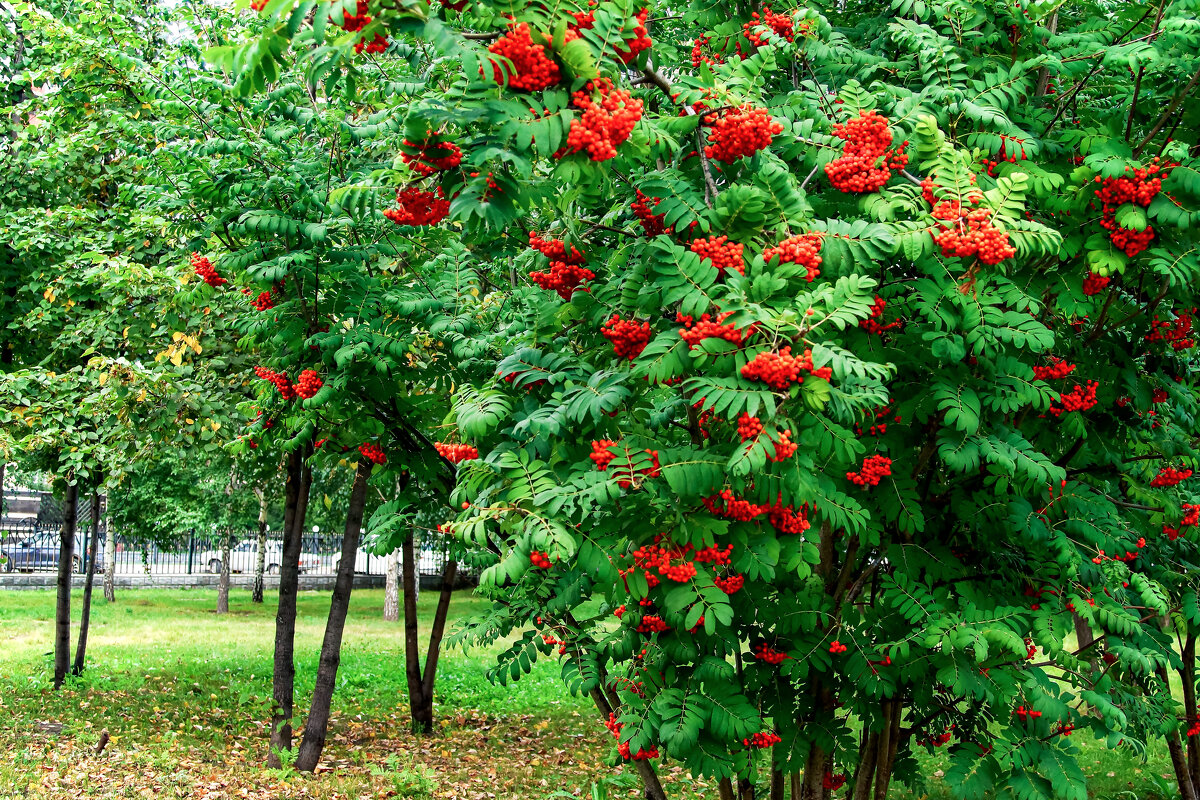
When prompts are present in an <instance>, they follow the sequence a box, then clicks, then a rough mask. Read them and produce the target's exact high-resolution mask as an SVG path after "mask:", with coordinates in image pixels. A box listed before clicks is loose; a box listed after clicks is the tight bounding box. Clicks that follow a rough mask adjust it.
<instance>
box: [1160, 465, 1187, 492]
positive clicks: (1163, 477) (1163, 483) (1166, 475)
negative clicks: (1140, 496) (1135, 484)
mask: <svg viewBox="0 0 1200 800" xmlns="http://www.w3.org/2000/svg"><path fill="white" fill-rule="evenodd" d="M1190 477H1192V471H1191V470H1190V469H1175V468H1174V467H1163V468H1162V469H1160V470H1159V471H1158V474H1157V475H1155V476H1154V479H1153V480H1152V481H1150V485H1151V486H1154V487H1156V488H1165V487H1169V486H1178V485H1179V484H1181V483H1183V482H1184V481H1186V480H1187V479H1188V478H1190Z"/></svg>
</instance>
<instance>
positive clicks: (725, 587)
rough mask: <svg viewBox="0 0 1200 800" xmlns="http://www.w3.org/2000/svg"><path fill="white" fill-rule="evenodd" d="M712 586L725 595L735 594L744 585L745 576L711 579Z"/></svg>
mask: <svg viewBox="0 0 1200 800" xmlns="http://www.w3.org/2000/svg"><path fill="white" fill-rule="evenodd" d="M713 584H714V585H715V586H716V587H717V588H718V589H720V590H721V591H722V592H724V593H725V594H737V593H738V592H739V591H741V589H742V587H743V586H745V585H746V576H745V575H730V576H728V577H724V578H723V577H716V578H713Z"/></svg>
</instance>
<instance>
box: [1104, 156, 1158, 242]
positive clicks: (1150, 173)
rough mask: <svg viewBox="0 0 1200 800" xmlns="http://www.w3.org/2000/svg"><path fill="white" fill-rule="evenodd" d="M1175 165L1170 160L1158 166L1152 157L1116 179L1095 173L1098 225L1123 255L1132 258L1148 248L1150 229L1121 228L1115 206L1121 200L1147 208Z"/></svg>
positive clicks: (1156, 159) (1120, 202)
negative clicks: (1140, 166)
mask: <svg viewBox="0 0 1200 800" xmlns="http://www.w3.org/2000/svg"><path fill="white" fill-rule="evenodd" d="M1175 166H1177V165H1176V164H1174V163H1171V162H1168V163H1166V164H1163V165H1162V166H1159V163H1158V158H1157V157H1156V158H1154V159H1153V160H1152V161H1151V162H1150V165H1149V166H1147V167H1142V168H1138V169H1134V168H1132V167H1126V168H1125V174H1124V175H1122V176H1121V177H1119V178H1102V177H1101V176H1099V175H1097V176H1096V183H1099V184H1100V188H1099V189H1097V190H1096V197H1097V199H1099V200H1100V203H1101V206H1102V216H1101V219H1100V225H1101V227H1103V228H1104V229H1106V230H1107V231H1109V239H1111V240H1112V243H1113V244H1114V245H1116V247H1117V249H1119V250H1122V251H1123V252H1124V253H1125V255H1127V256H1130V257H1133V256H1136V255H1137V254H1138V253H1140V252H1142V251H1143V250H1145V249H1146V248H1147V247H1149V246H1150V242H1151V241H1152V240H1153V239H1154V228H1153V227H1152V226H1150V225H1147V226H1146V228H1145V230H1141V231H1135V230H1132V229H1130V228H1123V227H1121V226H1120V225H1118V224H1117V220H1116V215H1117V208H1119V207H1120V206H1122V205H1124V204H1125V203H1132V204H1133V205H1137V206H1141V207H1142V208H1147V207H1149V205H1150V203H1151V202H1152V201H1153V200H1154V197H1155V196H1156V195H1157V194H1158V193H1159V191H1161V190H1162V182H1163V179H1164V178H1166V177H1167V175H1169V174H1170V172H1171V169H1172V168H1174V167H1175Z"/></svg>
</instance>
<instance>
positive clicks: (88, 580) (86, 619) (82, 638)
mask: <svg viewBox="0 0 1200 800" xmlns="http://www.w3.org/2000/svg"><path fill="white" fill-rule="evenodd" d="M91 511H92V514H91V521H90V525H91V527H90V529H89V530H90V533H91V538H90V540H89V543H88V556H87V575H86V577H84V579H83V608H82V610H81V611H80V613H79V640H78V643H77V644H76V645H75V664H74V665H73V666H72V667H71V674H72V675H82V674H83V664H84V659H85V658H86V657H87V639H88V626H89V625H90V623H91V620H92V584H93V582H94V581H95V577H96V550H97V546H98V542H99V539H100V493H99V492H95V491H93V492H92V509H91Z"/></svg>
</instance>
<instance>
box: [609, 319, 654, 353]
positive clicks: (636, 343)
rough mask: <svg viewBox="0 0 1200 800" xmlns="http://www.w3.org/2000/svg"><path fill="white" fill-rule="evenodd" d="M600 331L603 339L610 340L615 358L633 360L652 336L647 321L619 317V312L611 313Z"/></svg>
mask: <svg viewBox="0 0 1200 800" xmlns="http://www.w3.org/2000/svg"><path fill="white" fill-rule="evenodd" d="M600 333H601V334H602V335H603V336H604V338H605V339H608V340H609V341H610V342H612V345H613V352H614V353H616V355H617V358H627V359H629V360H630V361H633V360H634V359H635V358H637V357H638V356H639V355H641V353H642V351H643V350H645V349H646V345H647V344H648V343H649V341H650V337H651V336H653V332H652V331H651V330H650V323H649V322H638V321H636V320H632V319H621V315H620V314H613V315H612V318H611V319H610V320H609V321H608V322H607V323H605V324H604V326H603V327H601V328H600Z"/></svg>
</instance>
